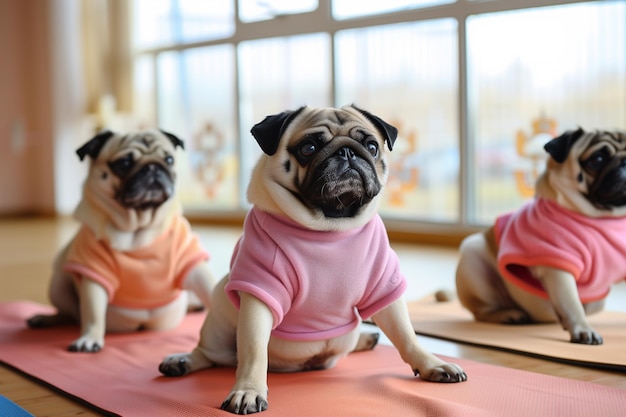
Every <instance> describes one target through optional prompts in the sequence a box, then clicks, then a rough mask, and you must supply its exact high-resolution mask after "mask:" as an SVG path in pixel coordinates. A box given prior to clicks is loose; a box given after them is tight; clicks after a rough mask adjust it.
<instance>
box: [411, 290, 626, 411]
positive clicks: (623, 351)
mask: <svg viewBox="0 0 626 417" xmlns="http://www.w3.org/2000/svg"><path fill="white" fill-rule="evenodd" d="M409 314H410V316H411V322H412V323H413V328H414V329H415V331H416V333H418V334H422V335H425V336H431V337H436V338H440V339H445V340H452V341H456V342H465V343H470V344H473V345H477V346H482V347H491V348H496V349H500V350H505V351H509V352H514V353H521V354H526V355H530V356H535V357H540V358H543V359H548V360H553V361H559V362H564V363H570V364H575V365H579V366H589V367H594V368H601V369H609V370H614V371H619V372H626V313H622V312H615V311H603V312H601V313H598V314H595V315H592V316H590V317H589V321H590V323H591V325H592V326H594V328H595V329H596V330H597V331H598V332H600V334H601V335H602V337H603V339H604V344H602V345H596V346H589V345H581V344H575V343H569V334H568V333H567V332H566V331H564V330H563V329H562V328H561V325H560V324H556V323H554V324H528V325H507V324H492V323H480V322H476V321H474V319H473V316H472V315H471V313H470V312H469V311H467V310H466V309H464V308H463V307H462V306H461V304H460V303H459V302H458V301H456V300H455V301H449V302H441V303H438V302H436V301H434V299H433V298H432V297H429V298H425V299H422V300H419V301H413V302H410V303H409ZM625 413H626V412H625ZM625 415H626V414H625Z"/></svg>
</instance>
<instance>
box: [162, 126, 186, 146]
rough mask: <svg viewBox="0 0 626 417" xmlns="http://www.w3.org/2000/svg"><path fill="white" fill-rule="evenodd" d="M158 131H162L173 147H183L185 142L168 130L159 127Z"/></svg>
mask: <svg viewBox="0 0 626 417" xmlns="http://www.w3.org/2000/svg"><path fill="white" fill-rule="evenodd" d="M159 131H160V132H161V133H163V134H164V135H165V136H167V138H168V139H169V140H170V141H171V142H172V145H174V148H176V147H177V146H180V147H181V148H182V149H185V142H183V140H182V139H180V138H179V137H178V136H176V135H174V134H172V133H170V132H166V131H165V130H163V129H159Z"/></svg>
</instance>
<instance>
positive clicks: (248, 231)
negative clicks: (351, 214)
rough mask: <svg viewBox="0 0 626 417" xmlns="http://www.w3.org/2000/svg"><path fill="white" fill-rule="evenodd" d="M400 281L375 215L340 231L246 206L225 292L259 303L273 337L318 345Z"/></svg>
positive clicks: (373, 308) (399, 289)
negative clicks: (244, 295)
mask: <svg viewBox="0 0 626 417" xmlns="http://www.w3.org/2000/svg"><path fill="white" fill-rule="evenodd" d="M405 289H406V280H405V278H404V276H403V275H402V274H401V273H400V268H399V262H398V257H397V255H396V253H395V252H394V251H393V250H392V249H391V247H390V246H389V241H388V239H387V233H386V231H385V227H384V225H383V222H382V220H381V218H380V217H379V216H378V215H377V216H375V217H374V218H373V219H372V220H371V221H370V222H369V223H367V224H366V225H365V226H363V227H360V228H358V229H354V230H349V231H344V232H320V231H313V230H309V229H306V228H303V227H302V226H301V225H299V224H298V223H295V222H293V221H291V220H290V219H287V218H285V217H279V216H275V215H272V214H268V213H266V212H264V211H261V210H259V209H256V208H253V209H252V210H251V211H250V213H249V214H248V216H247V217H246V221H245V224H244V235H243V236H242V237H241V239H240V240H239V242H238V243H237V246H236V247H235V251H234V254H233V257H232V260H231V273H230V282H229V283H228V284H227V285H226V293H227V294H228V296H229V298H230V299H231V300H232V302H233V303H234V304H235V306H237V307H238V306H239V296H238V292H239V291H243V292H246V293H249V294H251V295H253V296H255V297H257V298H259V299H260V300H261V301H263V302H264V303H265V304H266V305H267V306H268V307H269V308H270V310H271V311H272V314H273V315H274V330H273V332H272V334H273V335H274V336H276V337H279V338H282V339H288V340H302V341H305V340H323V339H328V338H332V337H336V336H341V335H343V334H346V333H348V332H350V331H351V330H352V329H354V328H355V327H356V326H358V324H359V322H360V320H359V316H361V317H363V318H368V317H370V316H372V315H373V314H375V313H377V312H378V311H380V310H382V309H383V308H385V307H386V306H388V305H389V304H391V303H392V302H393V301H395V300H396V299H398V298H400V296H401V295H402V294H403V292H404V290H405Z"/></svg>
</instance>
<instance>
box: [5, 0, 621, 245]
mask: <svg viewBox="0 0 626 417" xmlns="http://www.w3.org/2000/svg"><path fill="white" fill-rule="evenodd" d="M0 56H1V57H2V59H1V63H0V217H2V216H14V215H23V214H34V215H62V216H64V215H69V214H71V212H72V210H73V208H74V206H75V205H76V204H77V202H78V198H79V195H80V187H81V183H82V179H83V178H84V175H85V172H86V166H85V165H86V164H81V163H80V162H79V160H78V158H77V157H76V154H75V150H76V149H77V148H78V147H79V146H80V145H81V144H82V143H84V142H85V141H87V140H88V139H89V138H90V137H91V136H93V134H94V133H95V132H97V131H98V130H99V129H101V128H103V127H106V128H110V129H114V130H128V129H136V128H142V127H152V126H157V127H159V128H162V129H164V130H167V131H170V132H172V133H175V134H176V135H178V136H179V137H181V138H182V139H184V140H185V142H186V150H185V151H184V152H181V154H180V156H179V162H181V166H182V168H181V172H180V176H179V181H180V188H179V190H180V194H179V195H180V198H181V201H182V203H183V206H184V208H185V213H186V214H187V215H188V216H190V217H192V218H194V219H197V220H204V221H209V222H216V223H220V222H230V223H233V222H234V223H237V222H240V221H241V220H242V219H243V216H244V214H245V211H246V210H247V208H248V205H247V202H246V198H245V187H246V186H245V184H246V183H247V181H248V179H249V175H250V171H251V168H252V165H253V163H254V161H255V159H256V157H257V156H258V154H259V152H260V150H259V149H258V147H257V145H256V142H255V141H254V140H253V139H252V137H251V135H250V133H249V131H250V128H251V127H252V126H253V125H254V124H255V123H256V122H258V121H260V120H262V119H263V118H264V117H265V116H266V115H268V114H275V113H279V112H281V111H283V110H285V109H295V108H297V107H299V106H301V105H304V104H308V105H312V106H341V105H345V104H350V103H355V104H357V105H359V106H361V107H363V108H365V109H367V110H369V111H371V112H372V113H374V114H376V115H378V116H380V117H381V118H383V119H384V120H386V121H387V122H389V123H392V124H394V125H395V126H396V127H398V129H399V132H400V133H399V138H398V141H397V143H396V147H394V150H393V152H392V153H391V175H390V180H389V184H388V186H387V188H386V190H385V195H384V202H383V205H382V215H383V218H384V219H385V221H386V223H387V225H388V227H389V230H390V234H394V233H395V234H397V235H398V236H404V237H407V236H408V237H410V238H412V239H417V240H419V239H420V236H421V237H422V238H423V237H428V239H430V240H432V241H436V240H439V241H442V242H445V241H450V242H456V241H458V239H459V238H460V237H461V236H463V235H465V234H467V233H468V232H469V231H473V230H475V229H477V228H481V227H484V226H485V225H487V224H489V223H491V222H492V221H493V219H494V218H495V216H496V215H498V214H500V213H502V212H505V211H509V210H512V209H515V208H517V207H519V206H520V205H522V204H523V203H524V202H525V201H527V200H528V199H530V198H532V195H533V192H534V190H533V183H534V180H535V179H536V177H537V175H539V174H540V173H541V171H542V170H543V165H544V163H545V158H546V154H545V152H544V151H543V145H544V144H545V143H546V142H547V141H548V140H550V139H551V138H552V137H554V136H557V135H558V134H560V133H562V132H563V131H565V130H568V129H575V128H577V127H578V126H581V127H583V128H585V129H614V128H620V129H626V0H611V1H591V2H588V1H587V2H579V1H558V0H527V1H524V2H521V1H509V0H475V1H470V0H458V1H453V0H385V1H379V0H195V1H194V0H0Z"/></svg>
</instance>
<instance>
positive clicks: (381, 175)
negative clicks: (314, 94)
mask: <svg viewBox="0 0 626 417" xmlns="http://www.w3.org/2000/svg"><path fill="white" fill-rule="evenodd" d="M252 134H253V136H254V137H255V138H256V139H257V142H258V143H259V145H260V146H261V148H262V149H263V151H264V152H265V155H264V157H262V160H261V162H260V163H259V165H260V166H262V169H260V171H261V172H259V169H257V170H256V171H255V175H258V176H261V177H265V178H266V180H265V183H266V184H265V187H263V184H260V183H259V181H258V180H257V179H255V178H254V175H253V180H252V182H251V185H250V187H249V189H248V195H249V198H250V200H251V202H252V203H254V204H257V205H260V206H261V207H262V208H266V209H268V210H269V211H276V210H272V207H271V206H272V205H273V206H275V207H274V208H276V206H277V207H278V209H279V211H282V212H283V214H287V215H288V216H289V217H291V218H292V219H293V220H296V221H299V222H301V223H303V218H307V219H306V220H305V221H304V223H306V225H307V226H308V227H312V228H315V229H325V228H326V227H325V226H324V224H326V225H327V224H329V223H333V221H335V220H336V221H337V222H341V221H342V220H344V223H361V222H360V221H359V219H360V218H361V217H362V216H363V217H364V220H366V219H365V218H371V216H372V211H373V210H366V208H367V207H369V206H370V205H371V204H372V203H373V202H374V201H375V200H376V199H377V197H378V196H379V195H380V193H381V190H382V189H383V187H384V185H385V183H386V181H387V177H388V175H389V172H388V171H389V167H388V165H387V159H386V150H385V147H387V148H388V149H389V150H390V149H391V148H392V147H393V143H394V141H395V139H396V137H397V130H396V128H394V127H393V126H391V125H389V124H387V123H386V122H384V121H383V120H381V119H380V118H378V117H377V116H374V115H372V114H371V113H368V112H366V111H364V110H361V109H358V108H357V107H355V106H346V107H342V108H338V109H335V108H310V107H303V108H300V109H298V110H295V111H287V112H283V113H281V114H278V115H274V116H268V117H267V118H266V119H265V120H264V121H262V122H261V123H259V124H257V125H256V126H255V127H254V128H253V129H252ZM268 183H269V184H268ZM263 188H265V190H264V191H263V192H266V193H268V194H269V197H270V198H271V200H272V203H273V204H268V202H267V196H261V195H260V190H261V189H263ZM375 206H376V205H375V204H374V205H373V208H374V209H375V208H376V207H375ZM294 212H295V213H294ZM351 220H355V221H354V222H351ZM315 223H317V224H315ZM329 228H335V229H336V228H338V227H336V223H335V226H330V227H329ZM339 228H341V227H339Z"/></svg>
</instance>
